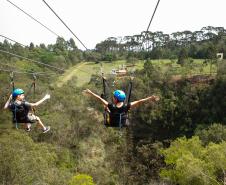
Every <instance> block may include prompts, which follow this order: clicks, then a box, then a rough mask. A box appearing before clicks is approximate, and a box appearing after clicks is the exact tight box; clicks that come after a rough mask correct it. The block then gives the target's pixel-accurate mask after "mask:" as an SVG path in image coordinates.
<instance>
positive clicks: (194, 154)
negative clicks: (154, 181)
mask: <svg viewBox="0 0 226 185" xmlns="http://www.w3.org/2000/svg"><path fill="white" fill-rule="evenodd" d="M161 153H162V154H163V155H164V156H165V162H166V165H167V167H166V168H165V169H162V171H161V173H160V175H161V177H163V178H164V177H166V178H169V179H170V180H171V181H172V182H174V183H179V184H181V185H190V184H193V185H208V184H209V185H220V184H223V183H225V182H224V181H225V180H226V175H225V174H226V173H225V169H226V142H221V143H220V144H214V143H210V144H209V145H207V146H206V147H203V146H202V143H201V140H200V139H199V137H197V136H194V137H192V138H191V139H186V138H185V137H183V138H178V139H177V140H175V141H173V142H172V143H171V146H170V147H169V148H167V149H163V150H162V151H161Z"/></svg>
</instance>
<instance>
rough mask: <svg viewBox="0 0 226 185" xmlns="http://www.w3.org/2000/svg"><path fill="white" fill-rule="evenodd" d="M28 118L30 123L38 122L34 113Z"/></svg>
mask: <svg viewBox="0 0 226 185" xmlns="http://www.w3.org/2000/svg"><path fill="white" fill-rule="evenodd" d="M27 118H28V120H29V122H30V123H35V122H36V121H37V120H38V119H37V116H35V115H34V114H32V113H28V115H27Z"/></svg>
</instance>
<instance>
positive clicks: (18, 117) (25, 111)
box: [4, 89, 50, 133]
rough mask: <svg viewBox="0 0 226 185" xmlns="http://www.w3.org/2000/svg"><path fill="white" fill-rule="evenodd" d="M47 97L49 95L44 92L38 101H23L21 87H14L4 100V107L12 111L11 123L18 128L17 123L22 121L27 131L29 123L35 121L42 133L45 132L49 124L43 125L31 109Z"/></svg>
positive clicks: (48, 128) (29, 127) (23, 96)
mask: <svg viewBox="0 0 226 185" xmlns="http://www.w3.org/2000/svg"><path fill="white" fill-rule="evenodd" d="M49 98H50V95H49V94H46V95H45V97H44V98H42V99H41V100H39V101H38V102H36V103H29V102H27V101H25V95H24V91H23V90H22V89H15V90H14V91H13V93H12V94H11V95H10V97H9V99H8V101H7V102H6V104H5V106H4V109H7V108H8V109H10V110H11V111H12V113H13V123H15V124H16V128H18V123H23V124H24V125H25V128H26V131H28V132H29V131H30V130H31V124H32V123H35V122H37V124H38V126H40V127H41V129H42V131H43V133H46V132H48V131H49V130H50V126H44V124H43V123H42V121H41V120H40V118H39V117H38V116H36V115H34V114H33V113H31V110H32V108H34V107H36V106H39V105H40V104H41V103H43V102H44V101H45V100H47V99H49Z"/></svg>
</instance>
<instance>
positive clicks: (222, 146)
mask: <svg viewBox="0 0 226 185" xmlns="http://www.w3.org/2000/svg"><path fill="white" fill-rule="evenodd" d="M217 53H221V54H223V58H218V56H217ZM225 57H226V30H225V29H224V28H223V27H212V26H207V27H203V28H202V29H201V30H200V31H195V32H191V31H183V32H176V33H172V34H170V35H169V34H164V33H163V32H149V31H148V32H142V33H141V34H137V35H133V36H124V37H118V38H115V37H110V38H107V39H106V40H104V41H102V42H100V43H97V44H96V47H95V49H93V50H85V51H82V50H80V49H79V48H78V47H77V46H76V44H75V41H74V40H73V39H72V38H71V39H69V40H65V39H64V38H61V37H58V38H57V40H56V42H55V44H49V45H45V44H40V45H35V43H32V42H31V43H30V45H29V46H21V45H20V44H19V43H12V42H10V41H8V40H7V39H5V40H4V41H3V42H0V93H1V99H0V107H1V109H0V185H35V184H40V185H93V184H98V185H191V184H193V185H215V184H216V185H219V184H220V185H221V184H222V185H224V184H226V126H225V124H226V114H225V110H226V96H225V91H226V60H225ZM28 59H29V60H28ZM165 59H168V60H169V61H170V62H169V63H164V62H163V61H164V60H165ZM119 60H120V61H123V62H124V64H125V65H135V66H136V65H137V64H138V63H139V64H140V63H141V64H142V67H141V68H135V71H133V73H129V74H128V75H127V76H124V77H120V78H118V77H117V75H112V74H109V72H108V71H104V72H103V71H101V69H102V67H101V66H103V65H104V64H109V65H113V64H114V63H116V62H117V61H119ZM84 63H88V64H87V65H89V64H90V67H91V66H92V65H91V64H93V63H95V65H96V66H99V67H98V70H99V73H92V74H89V75H90V76H91V78H90V79H89V81H88V82H87V83H85V84H82V85H78V84H79V78H77V77H76V76H72V77H71V78H70V79H69V80H67V81H65V83H63V84H61V85H60V86H59V85H58V84H59V81H58V80H59V78H60V77H61V76H64V74H65V71H67V70H70V69H71V68H73V67H74V66H76V65H81V64H84ZM43 64H46V65H43ZM51 66H52V68H51ZM53 66H54V67H55V68H53ZM175 66H176V67H175ZM198 68H199V70H197V69H198ZM78 69H79V68H78ZM80 70H81V69H80ZM196 70H197V71H199V72H198V73H193V72H194V71H196ZM80 72H81V71H80ZM80 72H79V70H78V71H77V72H76V73H78V75H79V74H80ZM101 72H102V73H104V75H105V76H106V78H107V83H108V86H107V91H108V101H111V96H112V92H113V91H114V90H115V89H122V90H124V91H125V92H127V90H128V86H129V82H130V80H131V79H132V83H133V88H132V92H131V101H135V100H138V99H141V98H145V97H147V96H150V95H153V94H154V95H157V96H159V97H160V101H158V102H156V103H145V104H142V106H140V107H137V108H135V109H133V110H131V111H130V112H129V120H130V126H129V127H127V128H108V127H105V126H104V124H103V121H104V118H103V106H101V104H99V103H98V102H97V101H95V100H94V99H92V98H91V97H89V96H86V95H85V94H84V93H83V90H84V89H87V88H88V89H91V90H92V91H93V92H95V93H97V94H99V95H101V94H102V93H103V84H102V76H101ZM84 73H90V72H89V71H85V72H84ZM131 77H133V78H131ZM115 81H117V83H115V84H113V82H115ZM34 83H35V86H34ZM112 84H113V85H112ZM13 85H14V86H15V87H16V88H21V89H23V90H24V91H25V97H26V100H27V101H29V102H37V101H38V100H40V99H41V98H42V97H43V96H44V95H45V94H46V93H49V94H50V95H51V98H50V99H49V100H47V101H46V102H45V103H43V104H42V105H40V106H39V107H37V109H36V110H35V114H37V115H38V116H39V117H40V118H41V119H42V121H43V122H44V124H46V125H49V126H51V130H50V131H49V132H48V133H45V134H43V133H42V132H41V131H40V129H39V128H37V127H36V125H35V124H34V125H32V130H31V132H26V131H25V130H24V129H23V128H21V127H20V128H19V129H16V128H15V125H14V124H13V123H12V113H11V112H10V111H9V110H4V109H3V107H4V105H5V102H6V101H7V99H8V98H9V96H10V94H11V93H12V89H13Z"/></svg>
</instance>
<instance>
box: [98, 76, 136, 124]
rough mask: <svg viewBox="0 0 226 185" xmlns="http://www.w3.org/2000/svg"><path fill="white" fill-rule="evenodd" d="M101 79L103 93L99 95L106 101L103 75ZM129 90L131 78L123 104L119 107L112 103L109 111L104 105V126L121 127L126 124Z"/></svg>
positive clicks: (130, 88) (130, 90) (105, 85)
mask: <svg viewBox="0 0 226 185" xmlns="http://www.w3.org/2000/svg"><path fill="white" fill-rule="evenodd" d="M102 79H103V94H101V97H102V98H103V99H105V100H106V101H107V92H106V87H107V81H106V79H105V78H104V77H102ZM131 92H132V80H130V83H129V88H128V92H127V97H126V100H125V102H124V105H123V106H122V107H120V108H118V107H116V105H114V104H113V105H112V107H111V109H112V110H111V111H109V109H108V107H105V109H104V113H103V116H104V125H105V126H106V127H117V128H122V127H126V126H128V109H129V107H128V106H130V105H129V104H130V98H131Z"/></svg>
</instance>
